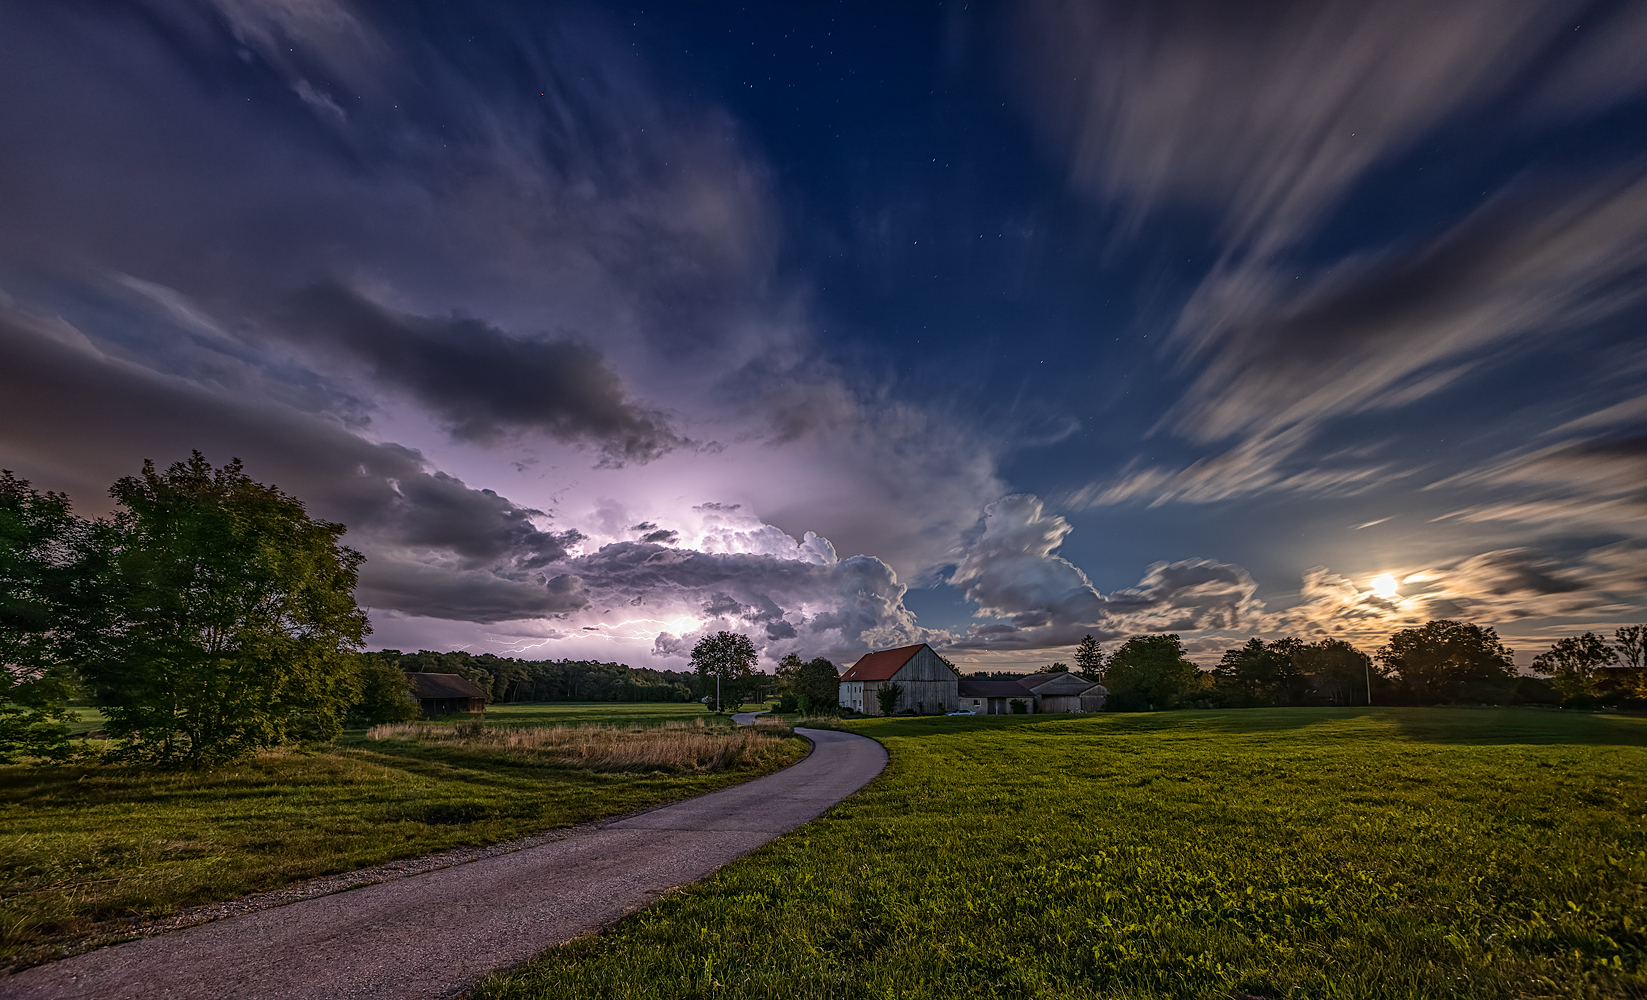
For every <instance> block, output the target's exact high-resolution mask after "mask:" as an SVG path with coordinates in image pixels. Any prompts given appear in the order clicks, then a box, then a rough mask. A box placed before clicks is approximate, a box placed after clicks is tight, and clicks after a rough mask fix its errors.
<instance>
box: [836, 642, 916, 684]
mask: <svg viewBox="0 0 1647 1000" xmlns="http://www.w3.org/2000/svg"><path fill="white" fill-rule="evenodd" d="M925 645H926V643H924V642H921V643H916V644H915V645H913V646H899V647H898V648H897V649H883V650H881V651H880V652H879V653H867V654H865V655H864V656H863V658H862V659H860V660H858V662H857V663H854V664H852V666H850V667H848V668H846V673H844V674H842V675H841V680H843V681H889V680H891V679H892V675H893V674H895V673H897V672H898V671H900V670H902V669H903V668H904V664H906V663H908V662H909V661H910V660H912V659H914V658H915V654H916V653H918V652H920V651H921V648H922V647H923V646H925Z"/></svg>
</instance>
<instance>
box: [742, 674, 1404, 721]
mask: <svg viewBox="0 0 1647 1000" xmlns="http://www.w3.org/2000/svg"><path fill="white" fill-rule="evenodd" d="M1367 684H1368V687H1367V690H1368V691H1371V690H1372V687H1371V685H1372V682H1371V681H1368V682H1367ZM1368 697H1369V698H1370V697H1372V696H1371V695H1370V694H1369V695H1368ZM715 714H716V715H719V714H721V675H720V674H716V675H715Z"/></svg>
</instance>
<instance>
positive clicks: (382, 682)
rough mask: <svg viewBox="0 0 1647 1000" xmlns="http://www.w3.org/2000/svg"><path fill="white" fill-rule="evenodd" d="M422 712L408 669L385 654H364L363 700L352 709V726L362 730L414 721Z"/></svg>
mask: <svg viewBox="0 0 1647 1000" xmlns="http://www.w3.org/2000/svg"><path fill="white" fill-rule="evenodd" d="M419 714H420V711H419V707H418V702H417V699H416V698H414V697H412V683H411V681H409V680H407V678H406V674H405V672H403V671H402V670H401V669H400V668H399V667H396V666H393V665H391V664H389V663H386V662H385V661H384V660H383V659H382V658H381V657H376V656H363V657H361V661H360V701H358V702H356V703H355V704H354V705H353V706H351V707H350V709H349V725H350V726H352V727H354V728H357V729H358V728H360V727H362V726H376V725H380V724H382V723H385V722H410V721H411V720H413V719H415V718H417V717H418V715H419Z"/></svg>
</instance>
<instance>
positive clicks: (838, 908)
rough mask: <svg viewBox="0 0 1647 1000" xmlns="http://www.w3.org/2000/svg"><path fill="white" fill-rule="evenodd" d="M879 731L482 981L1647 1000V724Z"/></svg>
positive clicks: (735, 989) (484, 992)
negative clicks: (847, 775)
mask: <svg viewBox="0 0 1647 1000" xmlns="http://www.w3.org/2000/svg"><path fill="white" fill-rule="evenodd" d="M854 726H855V728H857V729H858V730H859V731H861V732H863V733H865V734H866V735H870V736H873V737H875V738H877V739H880V740H882V741H884V743H885V744H886V746H887V748H888V749H889V751H890V753H891V760H892V763H891V766H890V767H889V769H888V771H887V773H886V774H884V775H883V776H882V777H881V778H880V779H878V780H877V781H876V782H875V783H873V784H872V785H871V786H870V787H869V788H867V789H865V790H864V792H862V793H860V794H859V795H858V796H856V797H854V798H852V799H850V800H848V801H847V802H846V803H843V804H842V805H841V806H839V807H837V808H836V809H834V810H832V811H831V812H830V813H829V814H827V815H826V816H825V817H824V818H822V819H820V820H819V821H817V822H815V823H813V824H811V825H810V826H808V827H806V828H804V829H803V830H801V831H797V832H796V833H794V834H791V835H789V836H786V837H784V838H782V839H780V840H778V841H775V842H774V843H772V844H770V845H768V846H767V847H765V848H763V849H762V850H760V851H758V852H756V853H755V854H753V855H751V856H750V857H749V858H746V859H744V860H743V861H740V862H737V863H735V864H733V865H730V866H728V867H727V868H725V869H723V870H722V871H721V872H720V873H719V874H717V875H716V876H715V877H713V878H711V879H709V880H708V881H706V882H704V883H701V884H699V885H697V886H692V887H689V888H687V889H684V890H682V891H680V892H677V893H675V894H673V895H672V896H671V897H669V898H668V899H666V900H664V901H663V902H661V903H660V904H658V905H657V906H655V907H653V908H651V909H649V910H647V911H644V912H642V913H640V914H637V915H635V916H633V917H631V918H629V919H627V920H626V921H624V922H623V923H621V924H619V925H618V926H617V927H616V928H614V929H613V930H612V931H610V932H609V933H607V934H605V935H602V936H600V937H597V938H590V939H585V940H583V941H580V942H577V943H574V944H573V945H570V946H568V947H566V948H562V949H557V950H555V951H552V952H550V953H549V954H548V955H546V956H545V957H543V958H542V959H540V960H539V961H537V962H535V963H532V964H530V965H528V966H525V967H523V968H521V969H519V970H517V971H515V972H513V973H511V974H508V975H504V976H499V977H495V978H493V979H492V980H490V981H488V982H487V983H485V984H483V985H482V987H481V988H480V989H479V990H478V991H477V993H476V996H477V997H479V998H486V1000H496V998H505V997H510V998H513V997H543V996H555V997H688V996H689V997H710V996H713V997H798V998H799V997H819V998H824V997H827V998H830V1000H844V998H852V997H935V998H936V997H1129V998H1142V997H1227V998H1237V1000H1246V998H1257V997H1264V998H1280V997H1311V998H1352V997H1353V998H1381V1000H1383V998H1414V1000H1418V998H1441V997H1503V998H1511V997H1515V998H1530V997H1640V996H1644V995H1647V972H1644V970H1643V964H1642V963H1643V959H1644V958H1647V719H1641V718H1622V717H1617V716H1605V715H1591V714H1579V713H1561V712H1554V711H1535V710H1527V709H1371V710H1366V709H1360V710H1354V709H1344V710H1335V709H1292V710H1267V711H1239V712H1238V711H1226V712H1176V713H1161V714H1152V715H1104V716H1088V717H1052V716H1041V717H1036V716H1028V717H1024V716H1019V717H999V716H998V717H984V718H973V719H963V718H955V719H919V720H915V719H889V720H880V719H876V720H866V721H863V722H860V723H855V724H854Z"/></svg>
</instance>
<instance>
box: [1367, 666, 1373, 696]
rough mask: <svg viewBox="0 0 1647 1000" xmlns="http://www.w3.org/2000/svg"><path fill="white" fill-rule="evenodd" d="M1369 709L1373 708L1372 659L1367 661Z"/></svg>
mask: <svg viewBox="0 0 1647 1000" xmlns="http://www.w3.org/2000/svg"><path fill="white" fill-rule="evenodd" d="M1367 707H1368V708H1371V707H1372V659H1371V658H1370V657H1369V658H1368V659H1367Z"/></svg>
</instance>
